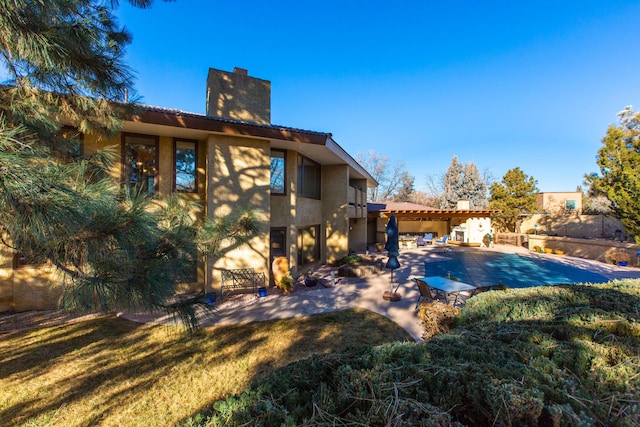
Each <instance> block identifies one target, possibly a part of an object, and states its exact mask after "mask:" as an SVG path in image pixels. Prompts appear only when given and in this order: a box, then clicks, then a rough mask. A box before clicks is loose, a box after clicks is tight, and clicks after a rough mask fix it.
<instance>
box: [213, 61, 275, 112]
mask: <svg viewBox="0 0 640 427" xmlns="http://www.w3.org/2000/svg"><path fill="white" fill-rule="evenodd" d="M207 115H208V116H215V117H223V118H231V119H238V120H243V121H247V122H255V123H261V124H269V123H271V82H270V81H268V80H262V79H258V78H255V77H251V76H249V75H248V74H247V73H246V70H241V71H240V72H228V71H222V70H217V69H215V68H209V74H208V76H207Z"/></svg>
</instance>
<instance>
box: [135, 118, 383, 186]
mask: <svg viewBox="0 0 640 427" xmlns="http://www.w3.org/2000/svg"><path fill="white" fill-rule="evenodd" d="M124 130H125V131H126V132H134V133H153V134H157V135H161V136H174V137H180V138H189V139H200V140H204V139H206V138H207V136H208V135H210V134H212V133H214V134H224V135H235V136H241V137H245V138H256V139H267V140H269V142H270V146H271V148H275V149H281V150H293V151H297V152H299V153H301V154H302V155H304V156H306V157H309V158H310V159H312V160H314V161H316V162H318V163H320V164H321V165H343V164H346V165H348V166H349V170H350V177H351V178H355V179H364V180H366V181H367V186H368V187H375V186H377V185H378V183H377V181H376V180H375V179H374V178H373V177H372V176H371V174H369V173H368V172H367V171H366V170H365V169H364V168H363V167H362V166H361V165H360V164H359V163H358V162H357V161H355V160H354V159H353V157H351V156H350V155H349V154H348V153H347V152H346V151H345V150H344V149H343V148H342V147H340V145H338V144H337V143H336V142H335V141H334V140H333V138H332V135H331V134H330V133H323V132H313V131H307V130H302V129H295V128H289V127H284V126H276V125H260V124H255V123H248V122H242V121H238V120H231V119H221V118H217V117H209V116H205V115H201V114H195V113H187V112H184V111H179V110H171V109H165V108H159V107H150V106H144V105H141V106H138V112H137V114H136V116H135V117H133V118H132V119H131V120H128V121H127V122H126V123H125V126H124Z"/></svg>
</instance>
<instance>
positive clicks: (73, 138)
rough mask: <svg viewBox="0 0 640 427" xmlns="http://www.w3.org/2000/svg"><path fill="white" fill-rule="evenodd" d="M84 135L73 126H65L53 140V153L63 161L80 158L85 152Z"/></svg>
mask: <svg viewBox="0 0 640 427" xmlns="http://www.w3.org/2000/svg"><path fill="white" fill-rule="evenodd" d="M83 139H84V134H83V133H82V132H80V131H79V130H77V129H76V128H73V127H71V126H63V127H62V128H61V129H60V131H59V132H58V133H57V134H56V135H55V136H54V137H53V138H52V143H53V153H54V155H56V156H58V157H60V159H61V160H63V161H65V160H70V159H77V158H79V157H80V156H81V155H82V153H83V151H84V148H83Z"/></svg>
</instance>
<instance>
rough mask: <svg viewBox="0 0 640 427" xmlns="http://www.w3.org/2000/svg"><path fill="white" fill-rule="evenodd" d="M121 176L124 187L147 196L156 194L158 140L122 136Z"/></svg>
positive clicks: (130, 135)
mask: <svg viewBox="0 0 640 427" xmlns="http://www.w3.org/2000/svg"><path fill="white" fill-rule="evenodd" d="M122 141H123V143H122V170H123V172H122V175H123V181H124V183H125V185H128V186H129V187H131V188H137V189H138V190H139V191H143V192H145V193H147V194H149V195H153V194H155V192H156V179H157V175H158V138H157V137H155V136H149V135H134V134H123V135H122Z"/></svg>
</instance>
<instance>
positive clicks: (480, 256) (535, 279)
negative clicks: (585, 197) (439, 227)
mask: <svg viewBox="0 0 640 427" xmlns="http://www.w3.org/2000/svg"><path fill="white" fill-rule="evenodd" d="M424 265H425V276H444V277H447V276H448V275H450V276H451V277H455V278H457V279H458V280H460V281H462V282H465V283H471V284H474V285H479V286H490V285H496V284H499V283H502V284H504V285H506V286H508V287H510V288H526V287H531V286H540V285H556V284H560V283H605V282H608V281H609V278H607V277H605V276H603V275H601V274H598V273H595V272H592V271H588V270H584V269H581V268H578V267H573V266H571V265H567V264H564V263H560V262H555V261H552V260H547V259H543V258H541V257H536V256H527V255H519V254H511V253H500V252H483V251H464V252H463V251H460V252H450V253H447V254H446V257H441V259H440V260H437V261H428V262H425V263H424Z"/></svg>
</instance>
